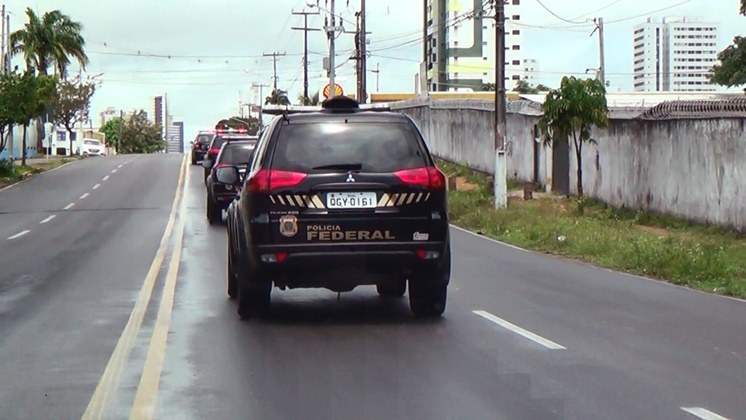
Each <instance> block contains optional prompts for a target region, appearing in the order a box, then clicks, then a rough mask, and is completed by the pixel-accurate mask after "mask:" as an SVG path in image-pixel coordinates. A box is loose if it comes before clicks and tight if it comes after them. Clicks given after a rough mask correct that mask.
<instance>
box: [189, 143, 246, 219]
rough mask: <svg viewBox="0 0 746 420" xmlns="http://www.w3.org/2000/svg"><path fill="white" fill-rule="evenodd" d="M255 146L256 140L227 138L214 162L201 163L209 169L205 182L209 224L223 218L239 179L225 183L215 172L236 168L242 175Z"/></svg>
mask: <svg viewBox="0 0 746 420" xmlns="http://www.w3.org/2000/svg"><path fill="white" fill-rule="evenodd" d="M255 147H256V140H228V141H227V142H225V143H223V145H222V146H221V147H220V152H218V155H217V157H216V158H215V161H214V163H213V162H212V161H209V160H204V161H203V163H202V165H203V166H204V167H205V168H206V169H209V170H210V173H209V175H208V176H207V179H206V180H205V184H206V186H207V220H208V221H209V222H210V224H217V223H220V221H221V220H222V218H223V210H225V209H227V208H228V205H229V204H230V202H231V201H233V199H234V198H235V197H236V191H237V190H238V187H239V180H238V179H237V180H235V182H231V183H225V182H221V181H219V180H218V177H217V174H218V173H220V172H221V171H225V170H228V169H230V170H232V169H233V168H236V169H238V172H239V175H243V173H244V171H245V170H246V165H248V164H249V162H250V161H251V156H252V155H253V153H254V148H255Z"/></svg>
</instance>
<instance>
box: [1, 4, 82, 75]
mask: <svg viewBox="0 0 746 420" xmlns="http://www.w3.org/2000/svg"><path fill="white" fill-rule="evenodd" d="M26 16H27V17H28V21H27V22H26V24H25V25H24V27H23V28H22V29H19V30H17V31H15V32H13V33H12V34H10V52H11V54H12V55H16V54H19V53H22V54H23V58H24V60H25V62H26V70H27V71H38V72H39V73H41V74H48V73H47V72H48V71H49V67H50V66H54V67H55V68H56V70H57V71H58V72H59V75H60V76H61V77H62V78H65V76H66V75H67V68H68V66H69V65H70V58H74V59H75V60H77V61H78V63H79V64H80V65H81V67H83V68H85V65H86V64H88V56H87V55H86V53H85V51H84V48H85V40H84V39H83V36H82V35H81V31H82V30H83V25H81V24H80V23H79V22H75V21H73V20H72V19H70V17H69V16H67V15H65V14H63V13H62V12H60V11H59V10H52V11H49V12H46V13H44V15H43V16H41V18H40V17H39V16H38V15H37V14H36V13H34V11H33V10H32V9H31V8H30V7H28V8H26Z"/></svg>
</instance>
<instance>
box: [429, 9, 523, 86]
mask: <svg viewBox="0 0 746 420" xmlns="http://www.w3.org/2000/svg"><path fill="white" fill-rule="evenodd" d="M502 1H504V2H505V19H506V22H505V25H506V27H505V42H506V46H505V60H506V66H505V86H506V88H508V89H509V88H511V87H512V86H513V85H515V83H516V82H517V81H518V80H521V78H523V76H524V75H525V74H526V73H525V72H524V71H523V68H524V67H523V52H522V50H521V48H522V44H523V34H522V33H521V32H522V28H521V27H519V26H518V25H516V24H514V23H513V22H520V20H521V13H520V0H502ZM485 5H486V6H489V3H488V2H485V1H484V0H424V12H425V13H424V17H425V19H424V22H423V26H424V34H423V35H424V39H425V42H424V45H423V55H424V60H423V61H424V64H425V69H424V70H425V71H426V79H427V84H428V90H429V91H454V90H475V91H478V90H482V85H484V84H487V83H495V63H496V46H495V42H496V40H495V32H496V31H495V24H496V22H495V19H493V18H492V17H491V16H493V15H494V10H492V9H491V8H490V9H487V10H485V9H484V7H485ZM483 15H486V16H487V17H483Z"/></svg>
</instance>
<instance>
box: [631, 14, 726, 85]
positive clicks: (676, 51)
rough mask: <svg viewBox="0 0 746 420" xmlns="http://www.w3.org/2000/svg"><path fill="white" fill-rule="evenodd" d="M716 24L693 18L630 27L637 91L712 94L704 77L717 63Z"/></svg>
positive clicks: (717, 28)
mask: <svg viewBox="0 0 746 420" xmlns="http://www.w3.org/2000/svg"><path fill="white" fill-rule="evenodd" d="M718 31H719V24H718V23H712V22H703V21H701V20H699V19H697V18H690V17H681V18H664V19H663V20H662V21H660V22H658V21H655V20H653V19H648V20H647V21H646V22H645V23H642V24H639V25H637V26H635V27H634V39H633V43H634V58H633V60H634V62H633V71H634V89H635V91H637V92H712V91H716V90H718V89H719V88H718V86H717V85H715V84H713V83H711V82H710V81H709V78H708V74H709V72H710V70H711V69H712V67H713V66H714V65H715V64H717V61H718V58H717V56H718V47H717V45H718Z"/></svg>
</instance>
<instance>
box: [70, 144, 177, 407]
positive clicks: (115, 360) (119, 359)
mask: <svg viewBox="0 0 746 420" xmlns="http://www.w3.org/2000/svg"><path fill="white" fill-rule="evenodd" d="M186 169H187V156H186V155H185V156H184V159H182V161H181V168H180V170H179V181H178V184H177V186H176V194H175V195H174V201H173V203H172V205H171V213H170V215H169V218H168V223H167V224H166V230H165V231H164V232H163V236H162V237H161V243H160V246H159V247H158V251H156V254H155V257H154V258H153V262H152V263H151V264H150V269H149V270H148V274H147V275H146V276H145V281H144V282H143V285H142V288H141V289H140V292H139V293H138V296H137V301H136V302H135V306H134V308H133V309H132V312H131V313H130V317H129V319H128V320H127V324H126V325H125V327H124V330H123V331H122V334H121V335H120V336H119V340H118V341H117V345H116V347H115V348H114V351H113V352H112V354H111V357H110V358H109V362H108V363H107V364H106V368H105V369H104V373H103V375H102V376H101V380H100V381H99V383H98V385H97V386H96V390H95V391H94V393H93V396H92V397H91V400H90V401H89V402H88V406H87V407H86V410H85V412H84V413H83V416H82V418H83V419H86V420H87V419H100V418H105V417H106V410H107V408H108V407H109V403H110V400H111V398H112V394H113V393H114V392H115V391H116V389H117V388H118V386H119V381H120V378H121V375H122V370H123V369H124V365H125V364H126V363H127V360H128V359H129V355H130V353H131V352H132V348H133V347H134V344H135V339H136V338H137V334H138V333H139V331H140V328H141V327H142V322H143V319H144V318H145V312H146V310H147V308H148V303H149V302H150V297H151V295H152V294H153V288H154V287H155V282H156V280H157V278H158V272H159V271H160V268H161V265H162V264H163V260H164V259H165V257H166V250H167V248H168V241H169V239H170V237H171V232H172V231H173V228H174V223H175V221H176V210H177V206H178V205H179V201H180V198H181V195H182V187H183V185H184V177H185V174H186Z"/></svg>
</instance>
